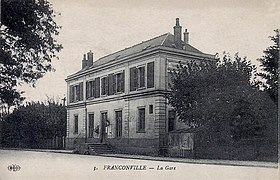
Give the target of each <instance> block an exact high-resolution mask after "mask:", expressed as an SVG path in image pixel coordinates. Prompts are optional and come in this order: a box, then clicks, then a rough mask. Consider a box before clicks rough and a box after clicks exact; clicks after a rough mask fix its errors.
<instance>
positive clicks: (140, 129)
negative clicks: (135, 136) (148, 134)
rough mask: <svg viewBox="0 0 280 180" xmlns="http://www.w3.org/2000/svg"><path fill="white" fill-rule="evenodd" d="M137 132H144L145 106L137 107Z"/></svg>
mask: <svg viewBox="0 0 280 180" xmlns="http://www.w3.org/2000/svg"><path fill="white" fill-rule="evenodd" d="M137 130H138V132H145V108H139V109H138V128H137Z"/></svg>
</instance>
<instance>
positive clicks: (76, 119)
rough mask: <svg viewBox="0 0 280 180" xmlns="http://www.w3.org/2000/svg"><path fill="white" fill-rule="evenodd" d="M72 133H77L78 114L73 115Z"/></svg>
mask: <svg viewBox="0 0 280 180" xmlns="http://www.w3.org/2000/svg"><path fill="white" fill-rule="evenodd" d="M74 134H78V115H75V116H74Z"/></svg>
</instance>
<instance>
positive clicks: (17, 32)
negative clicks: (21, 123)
mask: <svg viewBox="0 0 280 180" xmlns="http://www.w3.org/2000/svg"><path fill="white" fill-rule="evenodd" d="M1 13H2V14H1V15H2V16H1V27H0V30H1V34H0V45H1V49H0V103H5V104H8V105H9V106H10V105H14V104H18V103H19V102H20V101H22V100H23V98H21V95H22V92H19V91H18V90H16V88H15V87H16V86H18V85H20V84H22V83H28V84H31V85H33V86H34V83H35V82H36V80H37V79H39V78H41V77H43V75H44V74H45V73H46V72H48V71H51V70H53V68H52V65H51V61H52V59H53V58H57V55H56V54H57V52H59V51H60V50H61V49H62V46H61V44H58V43H57V40H56V39H55V38H54V37H55V36H56V35H58V34H59V29H60V28H61V27H60V26H58V25H57V24H56V22H55V21H54V17H55V14H56V13H55V12H54V10H53V8H52V5H51V4H50V3H49V2H48V1H47V0H24V1H22V0H21V1H14V0H2V1H1Z"/></svg>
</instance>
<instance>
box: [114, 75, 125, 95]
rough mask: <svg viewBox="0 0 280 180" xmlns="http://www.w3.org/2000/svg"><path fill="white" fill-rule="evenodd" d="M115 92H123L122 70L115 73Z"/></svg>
mask: <svg viewBox="0 0 280 180" xmlns="http://www.w3.org/2000/svg"><path fill="white" fill-rule="evenodd" d="M116 92H124V71H122V72H120V73H117V74H116Z"/></svg>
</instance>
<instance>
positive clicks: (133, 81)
mask: <svg viewBox="0 0 280 180" xmlns="http://www.w3.org/2000/svg"><path fill="white" fill-rule="evenodd" d="M137 85H138V74H137V68H136V67H133V68H130V91H135V90H136V88H137Z"/></svg>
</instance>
